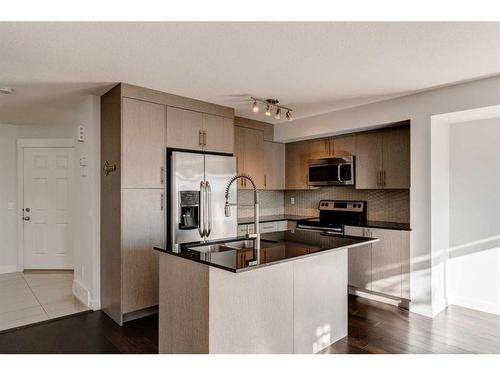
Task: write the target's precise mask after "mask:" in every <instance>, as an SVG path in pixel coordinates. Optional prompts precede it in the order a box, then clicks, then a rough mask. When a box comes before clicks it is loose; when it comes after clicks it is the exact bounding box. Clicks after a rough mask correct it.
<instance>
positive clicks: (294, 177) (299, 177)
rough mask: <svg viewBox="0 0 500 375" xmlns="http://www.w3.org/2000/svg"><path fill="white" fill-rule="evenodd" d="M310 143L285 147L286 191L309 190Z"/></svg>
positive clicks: (288, 144) (294, 143)
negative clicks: (308, 163)
mask: <svg viewBox="0 0 500 375" xmlns="http://www.w3.org/2000/svg"><path fill="white" fill-rule="evenodd" d="M308 159H309V143H308V142H307V141H304V142H293V143H287V144H286V146H285V187H286V189H308V188H309V185H308V176H307V174H308V168H307V161H308Z"/></svg>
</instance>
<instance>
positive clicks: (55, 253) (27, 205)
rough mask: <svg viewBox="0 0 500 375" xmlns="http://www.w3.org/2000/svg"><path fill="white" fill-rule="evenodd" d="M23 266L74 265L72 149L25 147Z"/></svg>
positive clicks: (29, 267) (49, 267) (42, 267)
mask: <svg viewBox="0 0 500 375" xmlns="http://www.w3.org/2000/svg"><path fill="white" fill-rule="evenodd" d="M23 173H24V210H25V211H24V224H23V226H24V268H25V269H73V251H72V250H73V249H72V241H71V225H70V211H69V203H70V193H71V190H72V189H71V181H72V178H71V177H72V173H73V149H72V148H49V147H40V148H38V147H33V148H24V172H23Z"/></svg>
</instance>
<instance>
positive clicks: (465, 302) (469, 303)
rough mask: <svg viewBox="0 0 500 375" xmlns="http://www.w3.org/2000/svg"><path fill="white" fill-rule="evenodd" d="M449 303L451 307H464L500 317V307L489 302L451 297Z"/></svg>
mask: <svg viewBox="0 0 500 375" xmlns="http://www.w3.org/2000/svg"><path fill="white" fill-rule="evenodd" d="M448 303H449V304H450V305H456V306H462V307H466V308H468V309H472V310H478V311H482V312H486V313H490V314H495V315H500V305H498V304H495V303H491V302H487V301H480V300H476V299H470V298H465V297H460V296H449V297H448Z"/></svg>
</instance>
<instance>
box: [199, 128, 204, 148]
mask: <svg viewBox="0 0 500 375" xmlns="http://www.w3.org/2000/svg"><path fill="white" fill-rule="evenodd" d="M198 144H199V145H200V146H203V130H200V131H198Z"/></svg>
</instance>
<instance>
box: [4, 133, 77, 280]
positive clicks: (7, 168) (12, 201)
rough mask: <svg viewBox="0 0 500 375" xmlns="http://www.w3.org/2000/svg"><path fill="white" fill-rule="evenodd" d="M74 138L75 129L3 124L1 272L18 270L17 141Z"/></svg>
mask: <svg viewBox="0 0 500 375" xmlns="http://www.w3.org/2000/svg"><path fill="white" fill-rule="evenodd" d="M72 137H73V128H72V127H71V126H41V125H35V126H31V125H30V126H27V125H23V126H16V125H2V124H0V273H5V272H15V271H16V270H17V214H18V210H20V209H21V208H22V207H17V139H18V138H72ZM9 205H11V207H12V209H9Z"/></svg>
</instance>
